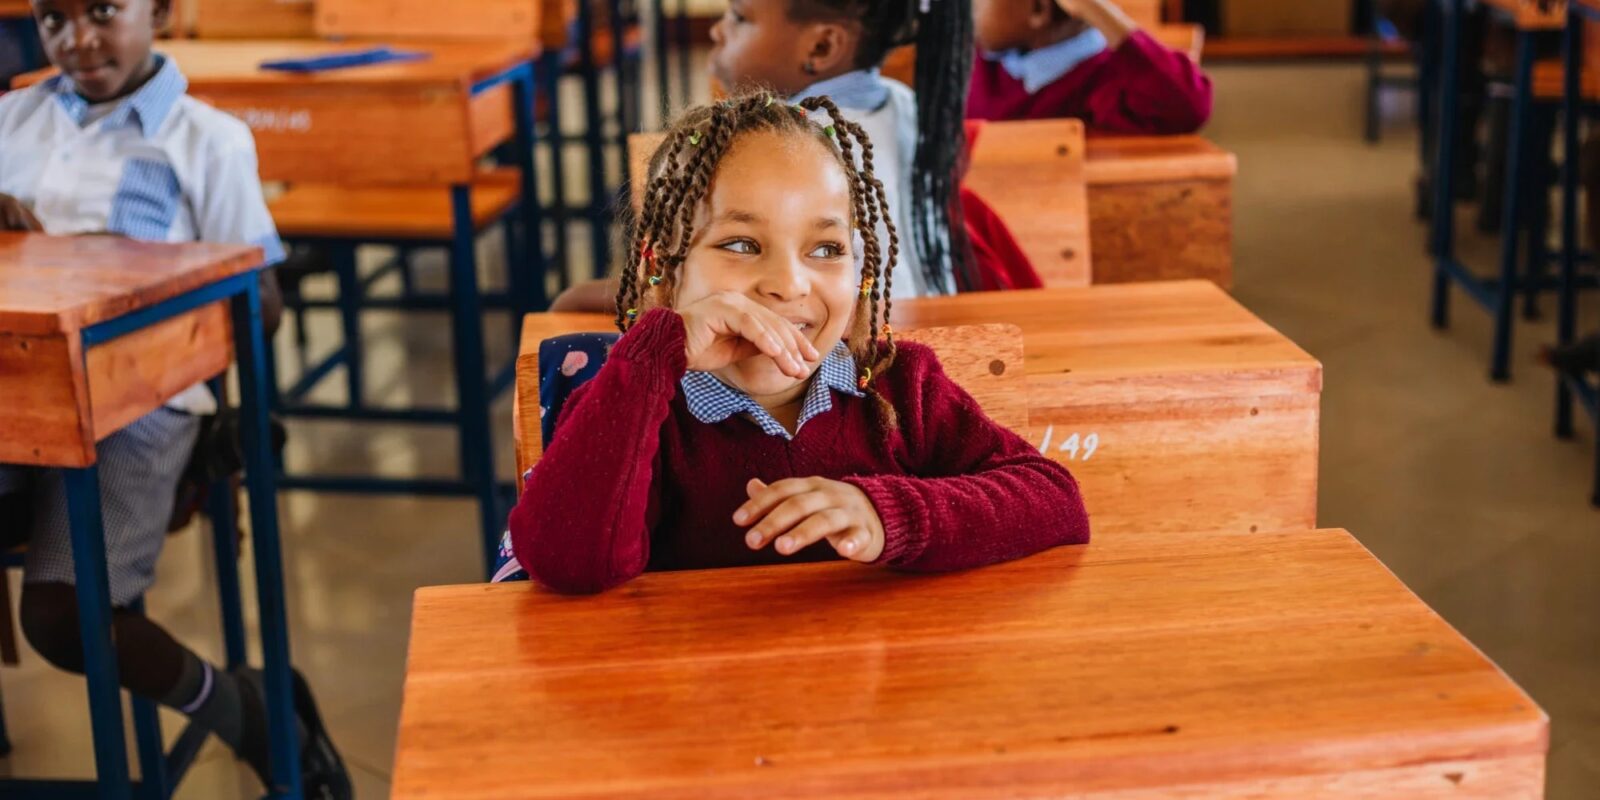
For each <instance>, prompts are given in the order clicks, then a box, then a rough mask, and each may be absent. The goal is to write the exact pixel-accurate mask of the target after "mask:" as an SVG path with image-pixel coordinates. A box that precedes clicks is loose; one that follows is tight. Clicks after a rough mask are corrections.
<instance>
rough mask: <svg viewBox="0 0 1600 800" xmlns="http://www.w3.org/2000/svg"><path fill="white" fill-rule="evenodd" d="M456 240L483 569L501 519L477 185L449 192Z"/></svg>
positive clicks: (453, 257)
mask: <svg viewBox="0 0 1600 800" xmlns="http://www.w3.org/2000/svg"><path fill="white" fill-rule="evenodd" d="M450 200H451V207H452V209H453V212H454V219H455V241H454V244H453V248H452V251H451V253H450V312H451V313H450V325H451V332H452V334H453V335H452V337H451V338H452V343H453V345H454V346H455V365H456V396H457V398H458V403H459V410H458V412H457V413H459V414H460V418H461V442H460V455H461V475H462V477H463V478H464V479H465V480H466V481H467V483H469V484H471V486H472V488H473V493H474V494H475V495H477V498H478V522H479V533H480V534H481V535H482V538H483V569H484V574H485V575H488V574H489V573H490V572H491V571H492V570H493V569H494V560H495V550H496V547H497V546H498V544H499V539H500V527H501V520H500V515H499V511H498V509H497V507H496V506H497V505H498V504H497V503H496V502H495V493H494V451H493V444H492V442H491V440H490V435H489V392H488V389H489V387H488V381H487V378H486V376H485V372H484V357H483V326H482V314H483V308H482V304H481V299H480V298H479V296H478V269H477V266H478V265H477V257H476V255H475V254H474V253H473V245H472V187H470V186H465V185H463V186H455V187H452V188H451V189H450Z"/></svg>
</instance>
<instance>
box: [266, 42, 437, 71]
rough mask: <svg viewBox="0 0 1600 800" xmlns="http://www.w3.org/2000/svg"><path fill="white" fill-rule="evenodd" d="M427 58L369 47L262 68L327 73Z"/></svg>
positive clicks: (287, 59) (297, 59) (410, 51)
mask: <svg viewBox="0 0 1600 800" xmlns="http://www.w3.org/2000/svg"><path fill="white" fill-rule="evenodd" d="M427 57H428V54H427V53H421V52H417V51H415V50H396V49H394V48H392V47H369V48H366V49H365V50H349V51H346V52H343V53H329V54H328V55H325V56H313V57H311V58H283V59H277V60H275V61H263V62H261V68H262V69H270V70H276V71H278V72H325V71H327V70H333V69H347V68H349V67H366V66H371V65H373V64H388V63H391V62H398V61H421V60H423V59H425V58H427Z"/></svg>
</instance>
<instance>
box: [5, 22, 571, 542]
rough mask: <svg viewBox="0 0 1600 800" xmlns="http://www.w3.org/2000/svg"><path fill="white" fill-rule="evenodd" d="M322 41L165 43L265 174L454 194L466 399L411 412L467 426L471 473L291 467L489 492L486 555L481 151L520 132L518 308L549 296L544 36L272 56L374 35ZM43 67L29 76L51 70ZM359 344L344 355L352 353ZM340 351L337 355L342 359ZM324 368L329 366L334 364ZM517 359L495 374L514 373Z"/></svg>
mask: <svg viewBox="0 0 1600 800" xmlns="http://www.w3.org/2000/svg"><path fill="white" fill-rule="evenodd" d="M363 46H364V45H361V44H356V43H343V44H341V43H334V42H321V41H315V40H285V41H200V40H188V41H173V42H163V43H160V44H159V45H158V46H157V49H158V50H159V51H161V52H163V53H165V54H167V55H168V56H169V57H171V58H173V59H174V60H176V61H177V63H178V65H179V66H180V67H181V68H182V69H183V72H184V74H185V75H186V76H187V77H188V79H189V93H190V94H192V95H194V96H195V97H197V98H199V99H201V100H204V101H206V102H208V103H210V104H212V105H214V106H216V107H217V108H220V109H222V110H223V111H226V112H228V113H230V114H233V115H234V116H236V117H238V118H240V119H242V120H244V121H245V122H246V123H247V124H248V125H249V126H250V129H251V131H252V132H253V133H254V134H255V140H256V151H257V153H258V155H259V159H260V172H261V178H262V180H266V181H285V182H289V183H296V182H308V183H335V184H341V185H346V186H351V185H384V184H387V185H411V186H415V185H419V184H421V185H432V186H438V187H440V191H445V188H444V187H446V186H448V187H450V188H449V190H448V191H449V193H450V210H451V223H452V229H453V231H454V234H455V238H454V241H453V244H452V248H451V257H450V275H451V277H450V282H451V283H450V285H451V291H450V298H449V306H448V310H449V311H450V312H451V318H452V322H453V324H454V327H453V331H452V334H453V342H454V347H455V354H454V355H455V370H456V384H457V386H456V390H457V397H458V398H459V407H458V409H459V410H456V409H405V410H404V411H405V412H406V417H405V419H404V421H406V422H415V423H422V424H448V425H453V426H456V427H457V429H458V430H459V431H460V440H461V444H460V448H459V452H458V457H459V462H460V474H461V477H460V478H454V479H447V480H438V481H432V480H396V479H390V478H383V477H376V476H353V477H351V476H330V475H294V476H285V478H284V480H283V482H282V485H283V486H284V487H285V488H301V489H317V490H332V491H355V492H400V493H425V494H432V495H446V496H459V497H468V498H475V499H476V500H477V502H478V506H479V524H480V533H481V536H482V540H483V541H482V546H483V550H484V558H485V562H486V564H489V563H493V553H494V547H495V545H496V543H497V542H498V539H499V536H500V531H501V529H502V527H503V525H504V524H505V517H504V515H503V514H502V513H500V512H499V511H498V510H497V505H498V500H497V495H496V491H495V486H494V480H493V476H494V457H493V441H492V438H491V434H490V426H489V403H490V400H491V398H492V394H493V393H492V392H491V386H488V385H486V382H485V380H484V377H483V376H484V375H485V374H487V372H488V369H487V367H486V366H485V364H484V349H483V332H482V326H481V324H480V323H481V318H482V307H483V300H482V297H481V296H480V292H479V288H478V277H477V257H476V241H475V230H474V226H473V215H472V208H473V201H472V197H473V189H472V181H473V179H474V177H475V176H476V175H477V173H478V167H477V162H478V161H479V159H481V158H482V157H483V156H485V155H486V154H488V153H489V152H490V150H492V149H493V148H495V147H496V146H498V145H500V144H502V143H504V142H506V141H508V140H510V141H513V142H514V143H515V148H514V150H515V156H514V158H515V159H516V166H517V168H518V172H519V178H520V180H521V207H520V217H521V223H522V230H523V231H524V232H525V234H526V235H525V236H524V237H523V238H524V239H525V240H526V244H525V246H524V247H523V248H522V250H523V251H524V252H525V253H527V254H528V264H529V266H528V269H526V270H512V271H511V274H512V282H511V283H512V285H511V288H510V292H509V293H510V295H511V298H512V307H513V310H514V311H515V310H518V309H522V310H527V309H534V308H543V307H544V305H545V298H544V269H543V259H542V253H543V245H542V242H541V235H540V219H539V204H538V198H537V196H536V193H535V188H536V187H537V185H538V184H537V178H536V175H535V174H534V164H533V148H534V142H533V116H532V114H533V90H534V87H533V70H532V67H531V62H530V59H531V58H532V57H533V55H534V52H535V45H534V44H533V43H532V42H523V43H513V42H501V41H496V42H450V43H431V44H430V43H420V42H411V41H407V42H404V43H403V44H402V45H400V46H401V47H402V48H403V49H407V50H420V51H423V52H426V53H427V54H428V58H427V59H425V60H422V61H413V62H403V63H391V64H382V65H375V66H367V67H356V68H351V69H338V70H330V71H325V72H317V73H312V74H306V75H297V74H288V73H283V72H272V71H267V70H263V69H261V68H260V64H261V62H263V61H266V60H269V59H281V58H306V57H312V56H316V55H321V54H327V53H333V52H339V51H342V50H350V49H356V48H360V47H363ZM48 74H49V73H48V72H45V71H39V72H35V73H30V74H29V75H27V76H25V77H24V78H23V79H22V82H24V83H31V82H33V81H37V80H40V79H42V78H43V77H45V76H46V75H48ZM353 352H354V348H350V347H345V348H343V349H342V350H341V351H340V353H338V354H335V359H337V358H350V357H352V355H351V354H352V353H353ZM329 363H332V361H331V360H330V362H329ZM322 374H324V375H325V374H326V372H323V373H322ZM509 379H510V374H509V370H508V371H506V372H504V373H502V374H501V376H499V377H498V378H497V379H496V380H494V381H492V383H494V384H495V385H498V386H504V385H505V382H506V381H509ZM284 411H285V412H287V413H292V414H293V415H297V416H316V417H321V418H328V417H334V418H340V419H352V420H377V421H393V420H394V419H395V417H394V416H388V417H379V416H375V412H373V411H372V410H370V409H364V408H354V407H344V406H320V407H314V408H312V407H294V408H285V409H284Z"/></svg>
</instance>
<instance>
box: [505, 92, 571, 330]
mask: <svg viewBox="0 0 1600 800" xmlns="http://www.w3.org/2000/svg"><path fill="white" fill-rule="evenodd" d="M535 95H536V87H535V85H534V75H533V71H532V68H531V67H530V68H528V69H525V70H523V72H522V75H521V76H520V77H518V78H517V79H516V81H515V82H514V83H513V85H512V99H511V102H512V105H513V107H514V108H515V109H516V130H515V133H514V137H515V145H516V147H515V149H516V153H517V169H518V171H520V172H521V174H522V209H521V212H522V215H521V219H520V220H518V223H519V224H518V225H513V224H512V221H511V220H509V219H507V220H506V221H505V222H504V224H505V226H506V230H507V232H508V233H507V235H508V237H510V238H508V239H507V244H508V245H509V244H512V243H513V239H515V240H516V241H518V242H520V243H521V245H522V246H521V247H511V248H508V250H507V252H506V258H507V259H508V260H513V262H512V269H511V298H512V303H511V316H512V318H513V319H512V321H511V329H512V333H513V339H512V347H513V352H515V349H514V348H515V347H516V346H517V345H518V344H519V343H520V342H518V340H517V339H516V337H515V334H516V332H517V331H520V330H521V329H522V315H523V314H526V313H528V312H530V311H541V310H543V309H544V308H545V306H547V305H549V303H550V301H549V298H548V297H547V296H546V293H547V286H546V281H545V279H546V277H547V271H546V267H545V265H546V263H547V262H546V261H545V259H544V230H543V228H542V226H543V224H544V223H543V222H541V221H540V215H539V173H538V167H537V162H536V161H535V160H534V157H533V153H534V148H535V147H537V146H538V142H537V141H535V140H534V130H533V124H534V123H533V104H534V102H535ZM551 139H552V141H555V142H558V144H557V147H559V146H560V145H559V142H560V139H561V136H560V133H559V132H553V135H552V137H551ZM556 186H557V192H558V193H559V192H560V184H557V185H556ZM513 227H519V228H520V230H519V231H517V232H515V233H512V232H511V229H512V228H513ZM516 234H521V235H520V237H519V236H517V235H516Z"/></svg>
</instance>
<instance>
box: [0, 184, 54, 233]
mask: <svg viewBox="0 0 1600 800" xmlns="http://www.w3.org/2000/svg"><path fill="white" fill-rule="evenodd" d="M43 230H44V226H43V225H41V224H39V218H38V217H36V216H34V215H33V212H32V211H29V210H28V207H27V206H25V205H23V204H22V201H21V200H18V199H17V198H15V197H12V196H11V195H9V194H0V231H26V232H32V233H39V232H42V231H43Z"/></svg>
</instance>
